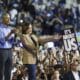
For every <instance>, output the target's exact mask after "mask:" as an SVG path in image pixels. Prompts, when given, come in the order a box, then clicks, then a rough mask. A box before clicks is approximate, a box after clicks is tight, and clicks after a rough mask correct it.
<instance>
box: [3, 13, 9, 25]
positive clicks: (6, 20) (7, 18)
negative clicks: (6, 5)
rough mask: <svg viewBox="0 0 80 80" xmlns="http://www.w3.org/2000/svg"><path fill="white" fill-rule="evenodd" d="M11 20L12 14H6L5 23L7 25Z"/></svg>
mask: <svg viewBox="0 0 80 80" xmlns="http://www.w3.org/2000/svg"><path fill="white" fill-rule="evenodd" d="M9 22H10V16H9V14H5V15H4V16H3V23H4V24H6V25H7V24H9Z"/></svg>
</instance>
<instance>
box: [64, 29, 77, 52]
mask: <svg viewBox="0 0 80 80" xmlns="http://www.w3.org/2000/svg"><path fill="white" fill-rule="evenodd" d="M63 42H64V49H65V51H67V52H70V51H76V50H78V44H77V40H76V36H75V32H74V29H73V28H70V29H66V30H64V33H63Z"/></svg>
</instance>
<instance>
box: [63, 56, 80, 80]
mask: <svg viewBox="0 0 80 80" xmlns="http://www.w3.org/2000/svg"><path fill="white" fill-rule="evenodd" d="M78 65H79V63H78V60H77V59H76V58H73V59H72V62H71V70H70V71H69V72H67V73H65V74H64V76H63V80H80V72H79V71H78Z"/></svg>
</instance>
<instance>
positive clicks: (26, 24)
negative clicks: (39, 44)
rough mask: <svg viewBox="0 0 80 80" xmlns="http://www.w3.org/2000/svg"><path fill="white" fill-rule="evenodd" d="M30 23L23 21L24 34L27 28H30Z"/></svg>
mask: <svg viewBox="0 0 80 80" xmlns="http://www.w3.org/2000/svg"><path fill="white" fill-rule="evenodd" d="M30 24H31V23H30V22H27V23H23V25H22V34H26V30H28V29H29V25H30Z"/></svg>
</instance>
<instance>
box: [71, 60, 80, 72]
mask: <svg viewBox="0 0 80 80" xmlns="http://www.w3.org/2000/svg"><path fill="white" fill-rule="evenodd" d="M78 65H79V63H78V61H74V62H73V63H72V64H71V69H72V70H73V71H77V67H78Z"/></svg>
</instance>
